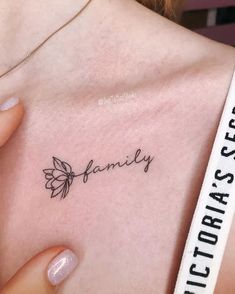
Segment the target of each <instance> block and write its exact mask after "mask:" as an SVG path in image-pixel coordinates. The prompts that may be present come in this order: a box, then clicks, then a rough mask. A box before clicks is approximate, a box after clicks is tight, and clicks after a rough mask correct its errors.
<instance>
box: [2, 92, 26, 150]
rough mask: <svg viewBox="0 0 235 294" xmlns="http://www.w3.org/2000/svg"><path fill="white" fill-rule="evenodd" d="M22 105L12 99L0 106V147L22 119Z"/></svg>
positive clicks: (17, 99) (15, 99) (16, 99)
mask: <svg viewBox="0 0 235 294" xmlns="http://www.w3.org/2000/svg"><path fill="white" fill-rule="evenodd" d="M23 113H24V110H23V105H22V104H21V102H20V100H19V98H17V97H12V98H10V99H8V100H6V101H5V102H3V103H2V104H0V147H2V146H3V145H4V144H5V143H6V141H7V140H8V139H9V138H10V136H11V135H12V133H13V132H14V131H15V129H16V128H17V127H18V125H19V124H20V122H21V120H22V118H23Z"/></svg>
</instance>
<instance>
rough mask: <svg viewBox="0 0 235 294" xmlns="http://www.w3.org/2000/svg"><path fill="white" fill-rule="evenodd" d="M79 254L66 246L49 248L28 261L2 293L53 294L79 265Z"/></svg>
mask: <svg viewBox="0 0 235 294" xmlns="http://www.w3.org/2000/svg"><path fill="white" fill-rule="evenodd" d="M77 265H78V259H77V256H76V255H75V254H74V253H73V252H72V251H71V250H69V249H66V248H64V247H53V248H49V249H47V250H45V251H43V252H41V253H39V254H38V255H37V256H35V257H34V258H32V259H31V260H30V261H28V262H27V263H26V264H25V265H24V266H23V267H22V268H21V269H20V270H19V271H18V272H17V273H16V274H15V275H14V276H13V277H12V278H11V279H10V281H9V282H8V283H7V284H6V285H5V286H4V288H3V289H2V291H1V292H0V293H1V294H32V293H33V294H52V293H55V291H56V289H57V288H56V286H57V285H59V284H60V283H61V282H62V281H63V280H64V279H66V278H67V277H68V276H69V275H70V274H71V273H72V271H73V270H74V269H75V268H76V267H77Z"/></svg>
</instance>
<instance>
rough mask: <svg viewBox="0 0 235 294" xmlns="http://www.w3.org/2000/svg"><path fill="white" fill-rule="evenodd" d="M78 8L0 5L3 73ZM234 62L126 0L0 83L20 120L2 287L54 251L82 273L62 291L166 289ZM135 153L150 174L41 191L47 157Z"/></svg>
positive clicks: (4, 224)
mask: <svg viewBox="0 0 235 294" xmlns="http://www.w3.org/2000/svg"><path fill="white" fill-rule="evenodd" d="M84 3H85V1H82V0H77V1H72V0H70V1H62V0H57V1H55V0H53V1H50V2H49V3H48V1H45V0H41V1H35V0H26V1H23V0H17V1H16V0H12V1H8V0H3V1H1V3H0V40H1V42H0V70H1V71H4V70H6V69H7V68H8V67H9V66H11V65H12V64H14V63H15V62H17V61H18V60H19V59H21V58H22V57H23V56H25V55H26V54H27V52H28V51H30V50H32V49H33V48H34V47H35V46H36V45H37V44H38V43H39V42H41V41H42V40H43V39H44V38H45V37H47V35H48V34H50V33H51V32H52V31H54V30H55V29H56V28H57V27H58V26H60V25H61V24H63V23H64V22H65V21H67V20H68V19H69V18H70V17H71V16H72V15H73V14H74V13H76V11H77V10H78V9H79V8H81V7H82V5H83V4H84ZM234 64H235V50H234V48H231V47H229V46H225V45H222V44H219V43H216V42H213V41H210V40H207V39H206V38H203V37H201V36H199V35H197V34H195V33H192V32H190V31H188V30H186V29H184V28H181V27H180V26H178V25H177V24H174V23H172V22H170V21H169V20H167V19H165V18H163V17H161V16H159V15H157V14H156V13H154V12H151V11H150V10H147V9H146V8H144V7H143V6H141V5H140V4H138V3H136V2H135V1H132V0H93V2H92V3H91V4H90V6H89V7H88V9H87V10H86V11H85V12H84V13H83V14H82V15H81V16H80V17H79V18H78V19H77V20H76V21H75V22H73V23H72V24H71V25H70V26H69V27H68V28H66V29H64V30H63V31H62V32H60V33H59V34H58V35H57V36H55V37H54V38H53V39H52V40H50V41H49V42H48V43H47V44H46V45H45V46H44V47H43V48H42V49H41V50H40V52H38V53H37V54H36V55H34V56H33V58H32V59H31V60H30V61H28V62H26V63H25V64H24V65H22V66H20V68H18V69H17V70H15V71H14V72H12V73H11V74H9V75H8V76H6V77H4V78H3V79H1V80H0V93H1V97H2V98H5V97H9V96H12V95H13V96H15V95H17V96H20V97H22V100H23V102H24V104H25V107H26V116H25V119H24V122H23V124H22V126H21V128H20V129H19V130H18V131H17V132H16V134H15V136H14V137H13V138H12V139H11V140H10V141H9V143H8V144H7V145H6V146H4V147H3V148H1V152H0V165H1V171H0V191H1V192H0V193H1V205H0V232H1V238H0V264H1V270H0V285H3V284H4V283H5V282H6V281H7V280H8V279H9V278H10V277H11V276H12V275H13V274H14V272H15V271H16V270H17V269H18V268H19V267H20V266H21V265H23V264H24V263H25V262H26V261H27V260H28V259H29V258H31V257H32V256H34V255H35V254H37V253H38V252H40V251H42V250H43V249H45V248H47V247H50V246H54V245H64V246H68V247H70V248H71V249H73V250H74V251H75V252H76V253H77V255H78V256H79V259H80V265H79V267H78V269H77V270H76V271H75V272H74V274H73V275H72V276H71V277H70V278H69V279H68V280H67V281H66V282H65V283H64V285H62V287H61V288H60V290H59V291H58V293H60V294H64V293H66V294H67V293H69V294H70V293H79V294H94V293H95V294H100V293H102V294H110V293H112V294H120V293H121V294H123V293H128V294H141V293H145V294H153V293H172V291H173V288H174V284H175V279H176V275H177V270H178V267H179V263H180V259H181V255H182V252H183V247H184V243H185V240H186V236H187V232H188V228H189V225H190V221H191V218H192V214H193V211H194V208H195V205H196V200H197V197H198V193H199V191H200V187H201V183H202V179H203V175H204V172H205V169H206V165H207V162H208V158H209V154H210V150H211V147H212V143H213V140H214V136H215V132H216V130H217V127H218V122H219V119H220V115H221V112H222V109H223V105H224V102H225V99H226V95H227V91H228V88H229V85H230V82H231V77H232V73H233V69H234ZM138 148H140V149H142V150H144V154H151V156H154V161H153V162H152V163H151V168H150V169H149V171H148V173H144V172H143V169H139V168H135V166H130V167H128V168H126V169H125V168H120V169H116V170H114V171H110V172H108V173H100V174H99V175H97V176H94V177H91V178H89V182H88V183H87V184H86V185H79V184H78V185H74V186H73V187H72V189H71V191H70V193H69V195H68V197H66V199H64V200H63V201H60V199H51V198H50V195H49V194H48V191H47V190H46V189H45V187H44V185H45V178H44V174H43V172H42V170H43V169H45V168H47V167H50V166H51V158H52V156H57V157H58V158H63V160H64V161H66V162H69V163H70V164H71V165H72V166H73V167H77V166H78V167H79V166H86V164H87V162H89V160H90V159H91V158H95V159H96V161H97V162H99V163H100V164H102V166H103V165H105V164H106V163H109V162H110V163H112V162H115V160H118V159H121V158H124V157H125V156H126V155H127V154H134V152H135V151H136V150H137V149H138ZM232 230H233V231H234V230H235V228H234V226H233V228H232ZM234 241H235V240H234ZM229 242H230V243H229V244H230V247H229V248H232V246H233V245H234V242H233V240H232V239H231V240H230V241H229ZM233 247H234V246H233ZM229 248H228V249H229ZM230 251H231V250H230ZM227 252H228V251H227ZM231 254H234V253H231V252H230V254H228V255H226V254H225V259H224V264H223V267H222V270H223V268H224V272H225V271H227V272H230V273H231V275H230V277H231V280H230V281H229V280H228V278H226V280H225V278H224V277H223V274H221V275H220V278H219V281H218V285H217V289H216V291H217V292H216V293H222V292H223V290H224V289H226V293H234V290H233V289H234V288H235V285H234V281H233V279H232V276H233V275H234V273H235V268H234V265H233V264H234V262H232V261H233V260H234V259H233V258H232V257H233V256H232V255H231ZM234 258H235V257H234ZM222 273H223V271H222ZM225 283H226V285H225ZM226 287H227V288H226ZM222 289H223V290H222Z"/></svg>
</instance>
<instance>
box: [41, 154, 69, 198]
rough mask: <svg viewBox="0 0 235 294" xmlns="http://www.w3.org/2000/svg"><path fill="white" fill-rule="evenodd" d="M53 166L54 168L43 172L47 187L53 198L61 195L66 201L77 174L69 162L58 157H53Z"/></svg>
mask: <svg viewBox="0 0 235 294" xmlns="http://www.w3.org/2000/svg"><path fill="white" fill-rule="evenodd" d="M53 165H54V168H49V169H44V170H43V172H44V174H45V178H46V180H47V183H46V185H45V187H46V189H50V190H51V198H54V197H56V196H59V195H60V196H61V199H64V198H65V197H66V196H67V194H68V193H69V188H70V186H71V185H72V183H73V178H74V176H75V174H74V172H73V171H72V168H71V166H70V165H69V164H68V163H67V162H65V161H61V160H60V159H58V158H56V157H53Z"/></svg>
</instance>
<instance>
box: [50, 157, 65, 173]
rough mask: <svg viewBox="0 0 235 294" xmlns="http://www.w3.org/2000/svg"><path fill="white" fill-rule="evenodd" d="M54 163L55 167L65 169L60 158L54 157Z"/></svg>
mask: <svg viewBox="0 0 235 294" xmlns="http://www.w3.org/2000/svg"><path fill="white" fill-rule="evenodd" d="M53 165H54V167H55V169H57V170H60V171H65V170H64V167H63V165H62V161H61V160H60V159H59V158H56V157H53Z"/></svg>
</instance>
